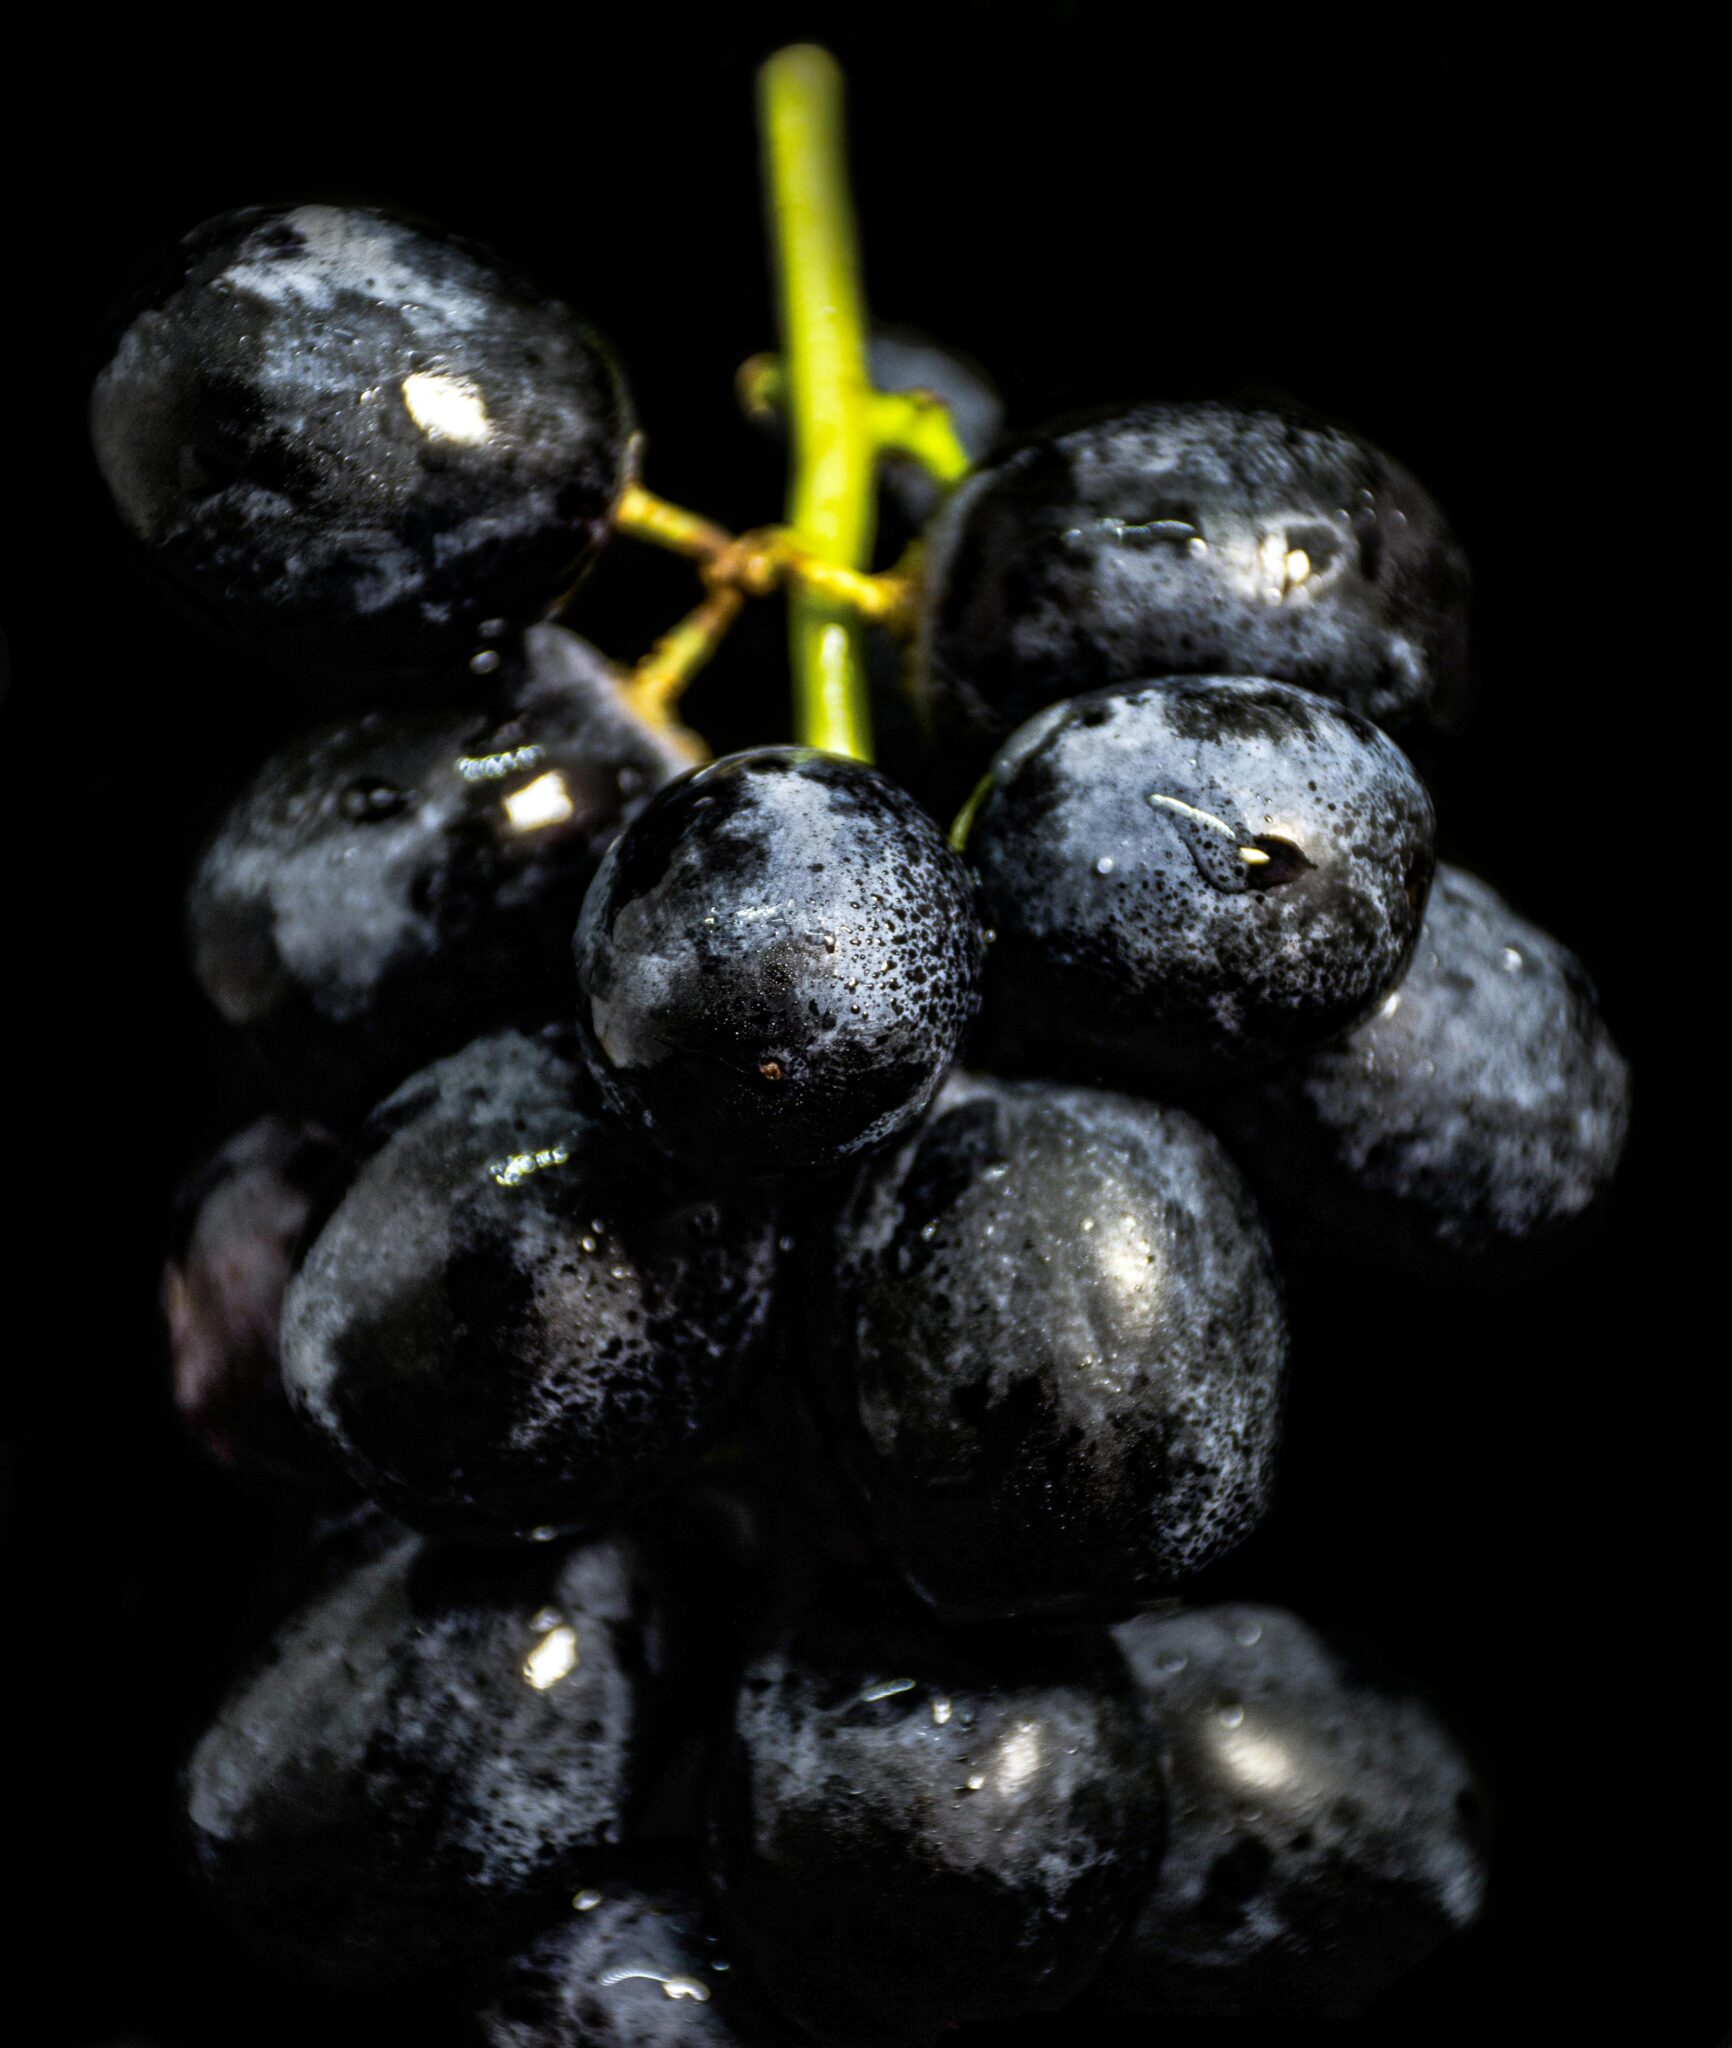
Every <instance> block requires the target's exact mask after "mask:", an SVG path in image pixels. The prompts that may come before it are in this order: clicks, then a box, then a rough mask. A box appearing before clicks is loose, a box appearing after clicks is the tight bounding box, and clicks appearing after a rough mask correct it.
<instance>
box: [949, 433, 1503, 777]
mask: <svg viewBox="0 0 1732 2048" xmlns="http://www.w3.org/2000/svg"><path fill="white" fill-rule="evenodd" d="M929 562H930V574H931V582H930V586H929V587H930V590H931V592H932V597H931V601H930V607H929V612H928V617H927V621H926V630H925V637H924V640H923V643H922V657H923V668H922V674H923V688H924V690H925V692H926V695H927V697H928V700H929V702H930V705H931V708H932V711H933V714H934V716H935V717H936V719H937V721H938V723H939V727H940V730H941V732H943V734H944V735H945V736H946V738H947V740H948V742H949V743H950V744H951V745H952V746H953V747H955V748H956V749H957V750H958V751H959V753H961V754H964V755H966V756H967V759H968V760H969V761H972V762H973V763H975V764H976V765H978V766H983V765H984V763H985V760H986V758H987V757H988V756H989V755H990V754H991V753H992V751H993V749H994V748H995V747H996V746H997V745H998V744H999V743H1000V742H1001V741H1002V740H1003V739H1005V738H1006V737H1007V736H1008V735H1009V734H1010V733H1011V732H1012V731H1014V730H1015V728H1016V727H1017V726H1019V725H1021V724H1022V723H1023V721H1024V720H1025V719H1027V718H1029V717H1031V716H1032V715H1033V714H1034V713H1035V712H1037V711H1039V710H1041V709H1042V708H1043V706H1045V705H1048V704H1051V703H1054V702H1055V701H1057V700H1058V699H1059V698H1062V697H1073V696H1075V695H1077V694H1078V692H1079V691H1083V690H1094V689H1100V688H1102V687H1103V686H1104V685H1107V684H1111V683H1125V682H1134V681H1138V680H1140V679H1142V678H1143V677H1146V676H1156V675H1264V676H1276V677H1279V678H1280V679H1281V680H1283V681H1285V682H1293V683H1300V684H1303V685H1304V686H1305V687H1306V688H1307V689H1313V690H1318V691H1320V692H1322V694H1324V695H1325V696H1328V697H1333V698H1335V699H1337V700H1338V701H1339V702H1341V703H1343V704H1346V705H1349V706H1351V707H1352V708H1353V709H1355V710H1358V711H1362V712H1364V713H1365V714H1366V715H1367V716H1368V717H1371V718H1374V719H1376V720H1377V721H1378V722H1379V723H1380V724H1389V725H1392V726H1395V727H1401V726H1404V725H1412V724H1418V725H1427V724H1432V723H1438V724H1442V725H1445V726H1447V725H1450V724H1452V723H1453V722H1454V721H1455V720H1456V719H1458V718H1459V716H1460V714H1461V711H1462V708H1463V701H1464V698H1465V695H1466V691H1467V682H1468V654H1467V609H1466V607H1467V563H1466V559H1465V557H1464V556H1463V554H1462V552H1461V549H1460V548H1459V546H1458V545H1457V543H1456V541H1455V538H1454V536H1453V535H1452V534H1451V532H1450V530H1449V528H1448V526H1447V525H1446V523H1445V522H1444V519H1443V515H1442V513H1441V512H1440V511H1439V510H1438V507H1437V506H1436V504H1435V503H1434V502H1433V500H1432V499H1431V497H1430V496H1429V495H1428V493H1427V492H1426V491H1425V490H1423V489H1422V488H1421V486H1420V485H1419V484H1418V483H1417V482H1416V481H1415V480H1414V478H1413V477H1411V476H1410V475H1409V474H1408V473H1407V471H1406V470H1404V469H1402V468H1401V467H1400V465H1399V464H1397V463H1395V462H1392V461H1391V460H1390V459H1389V457H1388V456H1386V455H1384V454H1383V453H1382V452H1381V451H1380V450H1378V449H1376V448H1373V447H1372V446H1371V445H1370V444H1369V443H1368V442H1365V441H1363V440H1360V439H1358V438H1357V437H1356V436H1354V435H1352V434H1349V433H1346V432H1344V431H1343V430H1341V429H1340V428H1337V427H1332V426H1329V425H1327V424H1325V423H1324V422H1322V421H1319V420H1315V419H1311V418H1308V417H1306V416H1304V415H1301V414H1299V413H1295V412H1286V411H1281V410H1275V409H1263V408H1257V407H1249V406H1239V405H1230V404H1222V403H1206V404H1196V405H1144V406H1138V407H1135V408H1132V409H1131V410H1129V411H1125V412H1117V413H1113V414H1110V415H1108V416H1107V417H1105V418H1102V419H1098V420H1093V421H1090V422H1088V423H1087V424H1085V425H1081V426H1076V427H1072V428H1070V429H1068V430H1067V431H1064V432H1059V433H1055V434H1053V435H1051V436H1049V437H1043V438H1040V439H1037V440H1033V441H1031V442H1030V443H1028V445H1026V446H1024V447H1020V448H1018V449H1016V450H1015V451H1014V452H1012V453H1010V454H1008V455H1006V456H1004V457H1001V458H1000V459H999V460H998V461H996V462H993V463H990V464H988V465H987V467H986V468H984V469H982V470H980V471H979V472H977V474H976V475H975V476H974V477H972V478H971V479H970V480H969V481H968V482H967V483H966V484H965V485H964V486H963V487H962V488H961V489H960V490H959V491H957V492H956V493H955V495H954V497H952V499H951V500H950V501H949V503H948V504H947V505H946V507H945V508H944V510H943V512H942V514H941V515H940V517H939V519H938V521H937V522H936V524H935V527H934V530H933V534H932V540H931V552H930V557H929ZM965 765H966V764H965Z"/></svg>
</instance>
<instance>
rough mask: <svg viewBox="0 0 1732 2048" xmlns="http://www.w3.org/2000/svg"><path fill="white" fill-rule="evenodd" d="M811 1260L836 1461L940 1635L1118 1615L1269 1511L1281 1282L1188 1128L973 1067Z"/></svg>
mask: <svg viewBox="0 0 1732 2048" xmlns="http://www.w3.org/2000/svg"><path fill="white" fill-rule="evenodd" d="M811 1260H812V1266H813V1269H814V1282H813V1285H812V1288H811V1290H810V1293H811V1297H812V1301H813V1328H812V1339H813V1343H812V1348H813V1352H814V1358H815V1364H816V1368H817V1371H818V1373H819V1375H820V1379H821V1383H822V1387H823V1391H824V1396H825V1400H826V1404H827V1407H828V1411H829V1414H830V1416H831V1418H832V1421H833V1423H834V1425H835V1428H836V1431H837V1441H838V1443H839V1446H840V1449H841V1451H842V1455H843V1457H844V1459H845V1460H846V1462H847V1465H848V1467H849V1469H850V1471H851V1472H852V1474H853V1476H854V1478H855V1480H856V1481H857V1482H858V1484H859V1487H860V1489H861V1492H862V1494H863V1496H864V1499H865V1501H866V1504H867V1510H868V1513H869V1516H870V1518H871V1522H872V1526H873V1529H874V1532H875V1534H876V1535H877V1537H878V1540H879V1542H880V1543H881V1544H882V1545H883V1546H884V1548H885V1549H886V1550H887V1551H888V1552H889V1554H890V1555H891V1557H892V1558H893V1559H894V1560H895V1562H896V1563H897V1565H898V1566H899V1567H900V1568H901V1570H902V1572H903V1573H904V1574H905V1575H906V1577H907V1578H908V1580H909V1582H910V1583H911V1584H912V1585H913V1586H914V1588H915V1589H916V1591H918V1592H919V1593H920V1595H921V1596H922V1597H923V1598H924V1599H925V1600H926V1601H928V1602H929V1603H930V1604H931V1605H932V1606H933V1607H934V1608H936V1609H937V1610H938V1612H939V1613H940V1614H941V1615H943V1616H944V1617H945V1618H946V1619H947V1620H951V1621H968V1622H973V1621H988V1620H998V1619H1010V1618H1015V1617H1029V1616H1049V1617H1066V1616H1077V1615H1083V1616H1086V1615H1103V1616H1111V1615H1117V1614H1123V1613H1125V1612H1127V1611H1129V1610H1130V1609H1132V1608H1134V1607H1136V1606H1138V1605H1140V1604H1143V1603H1145V1602H1146V1601H1148V1600H1150V1599H1153V1598H1156V1597H1158V1596H1160V1595H1162V1594H1164V1593H1167V1592H1169V1591H1170V1590H1171V1588H1172V1586H1173V1584H1174V1583H1175V1582H1176V1581H1178V1580H1181V1579H1182V1578H1184V1577H1185V1576H1187V1575H1188V1574H1190V1573H1193V1572H1196V1571H1198V1570H1200V1569H1201V1568H1202V1567H1203V1566H1204V1565H1207V1564H1210V1563H1212V1562H1213V1561H1214V1560H1215V1559H1216V1558H1218V1557H1219V1556H1221V1555H1222V1554H1223V1553H1224V1552H1225V1551H1227V1550H1228V1549H1230V1548H1231V1547H1232V1546H1233V1545H1234V1544H1236V1543H1237V1542H1239V1541H1240V1540H1241V1539H1242V1538H1243V1537H1244V1536H1246V1535H1247V1534H1248V1533H1249V1532H1250V1530H1251V1529H1252V1528H1253V1527H1254V1526H1255V1524H1256V1523H1257V1521H1258V1520H1259V1518H1260V1517H1261V1515H1262V1514H1263V1512H1264V1510H1265V1509H1266V1507H1267V1506H1268V1503H1269V1498H1270V1493H1271V1489H1272V1486H1273V1482H1274V1461H1275V1450H1276V1442H1277V1437H1278V1432H1279V1425H1280V1410H1281V1392H1282V1378H1283V1371H1284V1366H1285V1357H1286V1335H1285V1326H1284V1322H1283V1318H1282V1313H1281V1305H1280V1296H1279V1290H1278V1284H1277V1281H1276V1276H1275V1271H1274V1268H1273V1265H1272V1263H1271V1261H1270V1257H1269V1250H1268V1245H1267V1242H1266V1240H1265V1238H1264V1235H1263V1231H1262V1226H1261V1224H1260V1223H1259V1221H1258V1219H1257V1215H1256V1212H1255V1210H1254V1208H1253V1207H1252V1204H1251V1201H1250V1198H1249V1196H1248V1195H1247V1194H1246V1192H1245V1188H1244V1185H1243V1183H1242V1182H1241V1181H1240V1179H1239V1176H1238V1174H1237V1173H1236V1172H1235V1171H1234V1169H1233V1166H1232V1163H1231V1162H1230V1160H1229V1159H1228V1158H1227V1156H1226V1154H1225V1153H1224V1152H1223V1151H1222V1149H1221V1148H1220V1146H1219V1145H1218V1144H1217V1143H1216V1142H1215V1140H1214V1139H1213V1138H1211V1137H1210V1136H1209V1134H1208V1133H1207V1132H1206V1131H1204V1130H1203V1128H1202V1127H1201V1126H1200V1125H1199V1124H1197V1123H1196V1122H1194V1121H1193V1120H1192V1119H1191V1118H1190V1117H1188V1116H1186V1115H1184V1114H1183V1113H1182V1112H1180V1111H1178V1110H1171V1109H1162V1108H1157V1107H1156V1106H1155V1105H1154V1104H1152V1103H1147V1102H1141V1101H1137V1100H1134V1099H1133V1098H1131V1097H1128V1096H1120V1095H1110V1094H1107V1093H1105V1092H1102V1091H1099V1090H1094V1089H1084V1088H1066V1087H1055V1086H1049V1085H1047V1084H1045V1083H1040V1082H1015V1083H1007V1082H998V1081H988V1080H982V1079H976V1078H974V1077H972V1076H963V1075H955V1076H953V1077H952V1078H951V1080H950V1081H949V1082H948V1083H947V1084H946V1086H945V1089H944V1091H943V1093H942V1094H941V1095H940V1097H939V1099H938V1102H937V1103H936V1104H935V1106H934V1108H933V1111H932V1114H931V1115H930V1117H929V1118H928V1119H927V1120H926V1122H925V1123H924V1124H923V1125H922V1126H921V1127H920V1129H919V1130H918V1131H916V1132H915V1133H914V1134H913V1135H912V1136H911V1137H909V1138H908V1139H906V1140H905V1141H904V1142H903V1143H902V1144H901V1145H900V1146H899V1147H898V1148H897V1149H896V1150H895V1151H894V1152H892V1153H890V1154H888V1155H886V1156H885V1157H883V1158H882V1159H877V1160H873V1161H871V1162H869V1163H868V1164H867V1165H865V1166H864V1167H862V1169H861V1170H860V1172H859V1174H858V1176H857V1177H856V1179H855V1182H854V1184H853V1187H852V1189H851V1190H850V1192H849V1194H848V1196H847V1198H846V1200H845V1202H844V1203H843V1204H842V1207H841V1211H840V1215H839V1218H838V1221H837V1224H836V1227H835V1231H834V1235H833V1238H832V1239H831V1240H829V1241H826V1240H825V1238H824V1237H822V1236H818V1237H817V1238H816V1239H815V1241H814V1243H813V1246H812V1248H811Z"/></svg>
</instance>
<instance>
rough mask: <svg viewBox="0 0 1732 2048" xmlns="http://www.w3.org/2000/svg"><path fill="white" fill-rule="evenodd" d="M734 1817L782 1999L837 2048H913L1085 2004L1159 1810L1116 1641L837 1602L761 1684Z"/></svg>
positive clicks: (768, 1980) (745, 1921) (732, 1860)
mask: <svg viewBox="0 0 1732 2048" xmlns="http://www.w3.org/2000/svg"><path fill="white" fill-rule="evenodd" d="M721 1814H722V1820H721V1824H720V1827H721V1856H722V1862H721V1872H722V1878H723V1883H724V1886H725V1890H724V1907H725V1911H726V1915H727V1917H728V1919H729V1921H730V1922H731V1924H732V1926H733V1928H734V1930H735V1933H736V1934H737V1936H738V1939H739V1942H740V1945H741V1947H742V1949H743V1950H744V1952H745V1955H746V1958H747V1960H748V1961H750V1962H751V1963H753V1964H754V1965H755V1966H756V1967H757V1969H758V1970H759V1972H760V1974H761V1975H762V1977H763V1981H764V1984H765V1988H766V1990H767V1991H768V1992H769V1993H770V1995H771V1996H772V1997H773V1998H774V1999H775V2000H776V2002H777V2003H778V2004H779V2005H780V2006H782V2007H783V2009H784V2010H786V2011H787V2012H788V2013H789V2014H790V2016H791V2017H793V2018H795V2019H797V2020H799V2021H800V2022H801V2024H802V2025H803V2026H806V2027H808V2028H810V2029H811V2030H813V2031H814V2032H815V2033H816V2034H817V2035H818V2036H819V2038H821V2039H824V2040H829V2041H836V2042H865V2041H874V2042H881V2041H886V2040H895V2041H910V2042H913V2041H929V2040H932V2039H934V2038H935V2037H936V2036H937V2035H938V2034H939V2033H940V2032H941V2030H942V2029H943V2028H944V2026H945V2025H946V2023H948V2022H954V2021H967V2020H970V2019H990V2018H994V2017H999V2016H1008V2015H1011V2014H1014V2013H1016V2012H1019V2011H1043V2010H1050V2009H1052V2008H1054V2007H1056V2006H1058V2005H1060V2004H1062V2003H1063V2002H1064V2001H1065V2000H1066V1999H1067V1998H1069V1997H1071V1996H1072V1995H1074V1993H1075V1992H1076V1991H1078V1990H1080V1989H1081V1987H1082V1985H1083V1983H1084V1982H1085V1981H1086V1980H1087V1978H1088V1976H1089V1974H1090V1972H1091V1971H1092V1970H1093V1969H1094V1967H1095V1965H1096V1963H1097V1962H1098V1961H1099V1958H1100V1956H1101V1955H1102V1953H1103V1952H1104V1950H1105V1948H1106V1946H1107V1944H1108V1943H1109V1942H1110V1941H1111V1940H1112V1939H1113V1938H1114V1936H1115V1935H1116V1934H1117V1933H1118V1932H1119V1930H1120V1928H1121V1927H1122V1926H1123V1924H1124V1919H1125V1915H1126V1913H1127V1911H1128V1908H1129V1905H1130V1902H1131V1901H1132V1900H1133V1899H1134V1897H1135V1895H1136V1892H1137V1888H1138V1881H1139V1876H1140V1874H1141V1873H1144V1872H1146V1871H1148V1870H1149V1869H1150V1868H1151V1867H1152V1865H1153V1861H1154V1859H1155V1857H1156V1856H1157V1855H1158V1853H1159V1847H1160V1836H1161V1825H1162V1822H1161V1814H1162V1795H1161V1788H1160V1781H1159V1777H1158V1773H1157V1771H1156V1770H1155V1768H1154V1762H1153V1759H1152V1757H1151V1756H1150V1754H1149V1751H1148V1747H1147V1744H1146V1742H1145V1741H1144V1739H1143V1733H1142V1728H1141V1723H1140V1721H1139V1718H1138V1714H1137V1711H1136V1708H1135V1705H1134V1702H1133V1699H1132V1696H1131V1693H1130V1691H1129V1690H1128V1688H1127V1686H1126V1683H1125V1674H1124V1672H1123V1670H1122V1669H1121V1668H1120V1667H1119V1665H1118V1661H1117V1658H1116V1657H1115V1656H1114V1655H1113V1653H1112V1652H1111V1650H1110V1646H1109V1645H1108V1644H1107V1643H1106V1641H1105V1639H1104V1638H1100V1637H1073V1638H1071V1639H1069V1640H1068V1641H1064V1642H1062V1643H1054V1644H1051V1645H1042V1644H1039V1643H1029V1642H1027V1641H1026V1640H1025V1641H1024V1642H1022V1643H1021V1644H1019V1645H1016V1646H1011V1645H1009V1644H1006V1643H1004V1642H1002V1641H1001V1642H998V1643H995V1644H994V1645H992V1646H990V1647H988V1646H983V1645H979V1644H972V1645H970V1644H964V1643H962V1642H959V1641H956V1640H953V1639H947V1638H946V1637H944V1636H943V1635H941V1634H940V1633H939V1632H937V1631H936V1630H934V1629H932V1628H931V1627H930V1626H929V1625H926V1624H922V1623H917V1622H912V1621H908V1620H900V1619H897V1618H895V1617H894V1616H893V1615H891V1614H888V1613H886V1614H871V1613H868V1614H865V1615H862V1616H860V1617H859V1618H858V1619H857V1620H856V1619H850V1618H844V1617H842V1616H840V1615H838V1614H837V1613H836V1611H835V1610H834V1609H831V1610H829V1611H828V1612H821V1613H819V1614H818V1615H815V1616H814V1617H813V1618H812V1619H811V1621H809V1622H808V1624H807V1625H806V1627H805V1628H804V1629H803V1630H802V1632H801V1633H800V1634H799V1636H798V1637H797V1638H796V1640H795V1641H794V1643H793V1644H792V1645H791V1646H790V1647H788V1648H787V1649H785V1650H782V1651H780V1652H776V1653H772V1654H771V1655H769V1656H767V1657H764V1658H761V1659H760V1660H759V1661H758V1662H757V1663H755V1664H754V1665H753V1666H752V1667H751V1668H750V1669H749V1670H748V1671H747V1673H746V1677H745V1681H744V1684H743V1687H742V1690H741V1694H740V1702H739V1707H738V1710H737V1714H736V1719H735V1748H734V1752H733V1757H732V1760H731V1764H730V1766H729V1778H728V1782H727V1785H726V1787H725V1790H724V1793H723V1796H722V1805H721Z"/></svg>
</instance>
